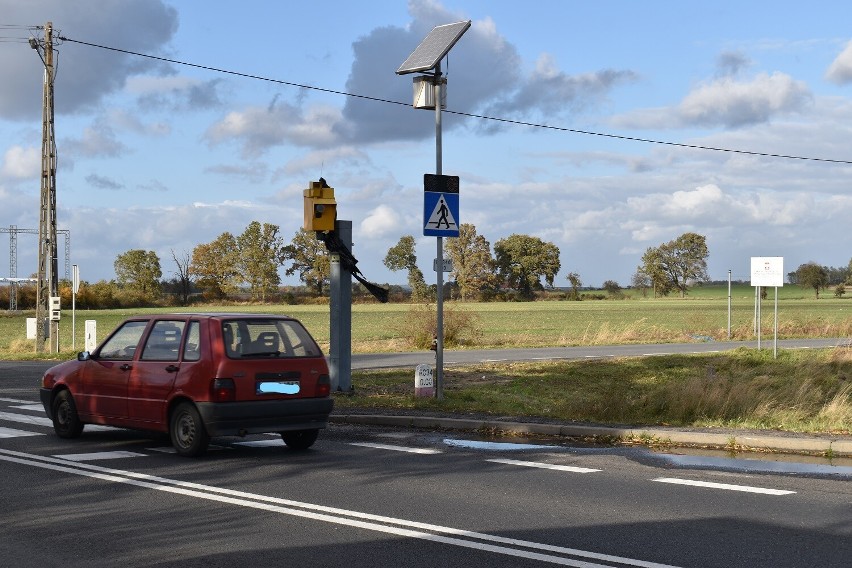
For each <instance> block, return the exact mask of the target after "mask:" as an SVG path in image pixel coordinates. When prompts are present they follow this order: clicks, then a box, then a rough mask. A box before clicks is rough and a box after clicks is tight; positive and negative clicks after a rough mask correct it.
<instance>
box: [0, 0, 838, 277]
mask: <svg viewBox="0 0 852 568" xmlns="http://www.w3.org/2000/svg"><path fill="white" fill-rule="evenodd" d="M467 19H469V20H472V27H471V29H470V30H469V31H468V32H467V33H466V34H465V36H464V37H463V38H462V39H461V40H460V41H459V43H458V44H457V45H456V46H455V47H454V48H453V50H452V52H451V53H450V56H449V59H448V60H447V61H445V62H444V63H443V69H444V70H446V71H447V73H448V109H449V110H451V111H460V112H465V113H472V114H478V115H487V116H492V117H497V118H502V119H509V120H514V121H521V122H528V123H534V124H541V125H548V126H552V127H556V128H551V129H545V128H539V127H533V126H518V125H512V124H507V123H503V122H496V121H488V120H482V119H478V118H470V117H464V116H459V115H453V114H451V113H445V114H444V115H443V172H444V173H445V174H451V175H458V176H460V178H461V192H460V193H461V195H460V197H461V199H460V219H459V220H460V222H462V223H473V224H475V225H476V227H477V231H478V232H479V234H481V235H483V236H484V237H485V238H486V239H488V240H489V241H490V243H491V244H492V246H493V244H494V243H495V242H496V241H498V240H499V239H501V238H505V237H507V236H509V235H511V234H513V233H522V234H529V235H534V236H537V237H540V238H542V239H544V240H546V241H549V242H552V243H554V244H555V245H556V246H557V247H559V249H560V251H561V263H562V269H561V270H560V273H559V274H558V275H557V278H556V284H557V285H561V286H564V285H567V280H566V275H567V274H568V273H569V272H576V273H578V274H579V275H580V277H581V280H582V282H583V283H584V284H585V285H592V286H597V285H600V284H601V283H602V282H603V281H604V280H610V279H611V280H616V281H618V282H619V283H620V284H622V285H623V286H625V285H628V284H629V282H630V278H631V276H632V275H633V273H634V272H635V270H636V267H637V265H638V264H639V262H640V258H641V256H642V253H643V252H644V251H645V250H646V249H647V248H648V247H650V246H659V245H660V244H662V243H664V242H667V241H669V240H672V239H674V238H676V237H678V236H679V235H681V234H683V233H685V232H687V231H694V232H697V233H700V234H702V235H705V236H706V237H707V243H708V247H709V250H710V257H709V262H708V265H709V272H710V276H711V277H712V278H714V279H725V278H727V271H728V270H729V269H730V270H731V271H732V273H733V276H734V278H735V279H744V280H748V279H749V276H750V274H749V271H750V258H751V257H753V256H781V257H784V268H785V271H787V272H789V271H792V270H795V268H796V267H797V266H799V265H800V264H802V263H805V262H808V261H812V260H813V261H816V262H819V263H820V264H823V265H830V266H845V265H846V264H847V263H848V262H849V260H850V257H852V246H850V239H849V219H850V218H852V191H850V189H852V165H850V164H844V163H830V162H824V161H816V160H796V159H783V158H772V157H764V156H755V155H748V154H741V153H731V152H714V151H708V150H698V149H690V148H684V147H680V146H673V145H663V144H650V143H644V142H637V141H631V140H624V139H618V138H612V137H604V136H594V135H587V134H580V133H577V132H569V131H566V130H564V129H570V130H575V131H576V130H581V131H589V132H597V133H604V134H612V135H616V136H623V137H629V138H643V139H652V140H658V141H663V142H673V143H679V144H689V145H698V146H710V147H718V148H728V149H736V150H743V151H748V152H758V153H767V154H784V155H790V156H799V157H808V158H821V159H828V160H840V161H846V160H849V161H852V150H850V149H849V140H850V139H852V136H850V134H852V132H850V129H852V47H850V45H852V44H850V39H852V31H850V29H849V26H848V22H849V21H852V4H850V3H848V2H839V1H838V2H811V3H807V5H806V4H804V3H801V2H786V1H773V2H759V1H757V2H745V3H744V2H728V1H716V2H704V3H696V2H663V1H648V2H642V3H638V2H626V1H625V2H616V1H600V2H573V1H567V0H563V1H549V0H537V1H534V2H525V3H521V2H516V1H512V2H510V1H503V2H501V1H496V2H484V1H474V0H445V1H443V2H437V1H429V0H422V1H411V2H405V1H401V0H400V1H390V0H378V1H371V2H366V3H356V2H344V1H321V0H318V1H316V2H310V3H308V2H289V1H287V2H285V1H261V0H257V1H252V2H233V1H231V2H228V1H209V2H189V1H186V2H179V1H165V0H163V1H155V0H125V1H107V0H88V1H83V2H73V3H72V2H64V1H61V0H30V1H28V2H26V3H22V2H19V1H16V0H0V38H2V39H0V72H2V77H3V80H2V81H0V200H2V203H3V207H2V209H0V227H9V226H10V225H16V226H18V227H20V228H37V227H38V209H39V205H38V199H39V172H40V161H39V160H40V144H41V82H42V68H41V62H40V61H39V59H38V56H37V55H36V53H35V52H34V51H33V50H32V49H31V48H30V47H29V45H28V44H27V43H26V38H27V37H28V36H29V35H30V34H31V33H36V34H38V33H39V32H37V31H33V32H31V31H28V30H27V29H26V28H28V27H30V26H38V25H43V24H44V23H45V22H46V21H48V20H50V21H52V22H53V25H54V28H55V29H56V30H58V34H59V35H62V36H64V37H67V38H69V39H72V40H78V41H83V42H89V43H94V44H100V45H104V46H109V47H114V48H119V49H124V50H129V51H134V52H140V53H146V54H150V55H156V56H160V57H165V58H168V59H173V60H179V61H185V62H189V63H193V64H196V65H202V66H209V67H215V68H220V69H226V70H230V71H235V72H238V73H244V74H250V75H257V76H262V77H266V78H269V79H274V80H276V81H282V82H285V83H296V84H300V85H308V86H312V87H317V88H320V89H327V90H331V91H338V92H348V93H353V94H359V95H366V96H368V97H375V98H379V99H387V100H391V101H399V102H403V103H406V104H403V105H397V104H388V103H380V102H375V101H371V100H365V99H361V98H354V97H347V96H344V95H341V94H335V93H329V92H323V91H319V90H315V89H303V88H298V87H293V86H288V85H286V84H282V83H276V82H269V81H259V80H253V79H247V78H243V77H239V76H235V75H231V74H222V73H217V72H214V71H210V70H204V69H199V68H194V67H188V66H183V65H175V64H170V63H163V62H159V61H155V60H151V59H145V58H140V57H136V56H132V55H127V54H122V53H118V52H115V51H109V50H104V49H98V48H93V47H89V46H86V45H83V44H79V43H75V42H70V41H66V42H64V43H61V44H60V45H59V46H58V50H59V55H58V57H59V68H58V77H57V82H56V135H57V145H58V155H59V170H58V174H57V202H58V223H59V228H60V229H69V230H70V231H71V240H72V245H71V261H72V263H75V264H78V265H80V273H81V278H82V279H83V280H88V281H96V280H100V279H111V278H114V271H113V261H114V260H115V257H116V256H117V255H118V254H121V253H123V252H125V251H127V250H129V249H133V248H142V249H146V250H154V251H155V252H157V254H158V255H159V256H160V259H161V264H162V267H163V272H164V276H166V277H169V276H172V275H173V274H174V272H175V266H174V263H173V262H172V260H171V251H172V250H174V251H175V252H176V253H177V254H178V255H181V254H182V253H183V252H191V250H192V248H193V247H194V246H196V245H197V244H200V243H205V242H209V241H211V240H213V239H214V238H216V237H217V236H218V235H219V234H221V233H222V232H224V231H230V232H232V233H236V234H238V233H240V232H242V231H243V230H244V229H245V227H246V225H248V223H249V222H251V221H253V220H257V221H261V222H270V223H275V224H277V225H279V226H280V227H281V234H282V236H283V237H284V239H285V240H286V241H288V242H289V240H290V239H292V237H293V235H295V233H296V232H297V231H298V230H299V228H300V227H301V224H302V190H303V189H304V188H306V187H307V184H308V182H309V181H311V180H317V179H318V178H319V177H320V176H323V177H324V178H325V179H327V180H328V181H329V183H330V185H332V186H334V187H335V188H336V197H337V201H338V216H339V218H341V219H349V220H352V221H353V232H354V243H355V246H354V250H353V252H354V254H355V256H356V257H357V258H358V260H359V268H361V271H362V272H363V273H364V275H365V276H366V277H367V278H368V279H369V280H372V281H374V282H391V283H404V282H405V281H406V274H404V273H401V272H397V273H394V272H390V271H388V270H387V269H386V268H385V267H384V265H383V264H382V259H383V258H384V256H385V254H386V252H387V250H388V248H390V247H391V246H393V245H394V244H396V243H397V241H398V240H399V238H400V237H402V236H404V235H414V236H415V238H416V241H417V253H418V260H419V265H420V268H421V269H422V270H423V271H424V273H425V274H426V275H427V276H426V277H427V281H429V282H433V281H434V276H433V275H434V273H433V272H432V269H431V267H432V258H434V256H435V238H434V237H424V236H423V235H422V232H423V231H422V229H423V227H422V224H423V218H422V215H423V211H422V210H423V187H422V178H423V174H424V173H432V172H434V167H435V128H434V113H433V112H430V111H423V110H415V109H413V108H411V107H410V106H408V103H410V101H411V98H412V94H411V91H412V88H411V80H412V78H411V76H397V75H396V74H395V73H394V71H395V70H396V69H397V67H398V66H399V64H400V63H401V62H402V61H403V60H404V59H405V58H406V57H407V56H408V54H409V53H410V52H411V51H412V50H413V49H414V48H415V47H416V46H417V44H418V43H419V42H420V40H421V39H422V38H423V37H425V35H426V34H427V33H428V32H429V30H431V29H432V27H434V26H435V25H440V24H446V23H451V22H455V21H459V20H467ZM5 237H6V235H4V238H3V239H0V251H3V254H2V255H0V267H4V268H0V276H6V275H7V274H5V273H6V272H7V271H8V268H5V267H8V263H7V260H6V259H8V252H7V250H8V248H7V247H8V241H6V240H5ZM60 250H61V249H60ZM36 264H37V263H36V242H35V238H34V236H31V235H21V236H20V237H19V239H18V268H17V272H18V275H19V276H23V275H29V274H31V273H33V272H35V270H36ZM430 275H432V276H430ZM282 276H283V268H282ZM284 281H285V282H286V283H295V282H296V281H295V280H294V279H292V278H284Z"/></svg>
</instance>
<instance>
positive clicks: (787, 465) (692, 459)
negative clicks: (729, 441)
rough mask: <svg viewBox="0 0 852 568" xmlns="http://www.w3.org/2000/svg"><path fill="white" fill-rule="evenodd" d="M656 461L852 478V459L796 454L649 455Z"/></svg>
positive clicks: (706, 452)
mask: <svg viewBox="0 0 852 568" xmlns="http://www.w3.org/2000/svg"><path fill="white" fill-rule="evenodd" d="M651 453H652V455H653V456H654V457H656V458H658V459H662V460H663V461H665V462H667V463H670V464H671V465H674V466H679V467H702V468H707V467H711V468H721V469H735V470H738V471H749V472H763V473H794V474H795V473H798V474H818V475H838V476H841V477H852V458H845V457H841V458H832V459H829V458H824V457H819V456H803V455H796V454H775V453H761V452H735V453H732V452H727V451H724V450H705V449H685V448H678V449H677V450H669V451H665V452H661V451H652V452H651Z"/></svg>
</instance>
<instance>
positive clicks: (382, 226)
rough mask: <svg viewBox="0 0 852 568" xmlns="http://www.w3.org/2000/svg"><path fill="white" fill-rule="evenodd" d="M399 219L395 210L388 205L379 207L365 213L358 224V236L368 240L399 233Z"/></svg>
mask: <svg viewBox="0 0 852 568" xmlns="http://www.w3.org/2000/svg"><path fill="white" fill-rule="evenodd" d="M400 225H401V222H400V217H399V214H398V213H397V212H396V210H394V209H392V208H391V207H389V206H388V205H379V206H378V207H376V208H375V209H373V210H372V211H369V212H368V213H367V217H366V218H365V219H364V220H363V221H361V223H360V234H361V235H363V236H364V237H366V238H369V239H375V238H381V237H387V236H389V235H393V234H394V233H395V232H399V229H400Z"/></svg>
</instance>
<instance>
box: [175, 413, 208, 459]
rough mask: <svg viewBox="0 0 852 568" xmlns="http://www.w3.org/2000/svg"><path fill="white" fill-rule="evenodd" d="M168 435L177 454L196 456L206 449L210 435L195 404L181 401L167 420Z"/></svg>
mask: <svg viewBox="0 0 852 568" xmlns="http://www.w3.org/2000/svg"><path fill="white" fill-rule="evenodd" d="M169 436H170V437H171V439H172V446H174V448H175V450H176V451H177V453H178V454H180V455H182V456H188V457H196V456H200V455H202V454H203V453H204V452H206V451H207V446H208V444H209V443H210V435H209V434H207V429H206V428H205V427H204V422H203V421H202V420H201V415H200V414H199V413H198V410H197V409H196V408H195V405H193V404H190V403H188V402H183V403H181V404H179V405H178V406H177V408H175V409H174V412H172V416H171V419H170V420H169Z"/></svg>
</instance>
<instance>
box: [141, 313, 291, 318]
mask: <svg viewBox="0 0 852 568" xmlns="http://www.w3.org/2000/svg"><path fill="white" fill-rule="evenodd" d="M171 317H181V318H187V317H193V318H198V319H215V320H222V319H233V318H240V319H283V320H295V319H296V318H294V317H291V316H288V315H283V314H258V313H240V312H174V313H166V314H140V315H138V316H131V317H128V318H127V319H146V320H150V319H168V318H171Z"/></svg>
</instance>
